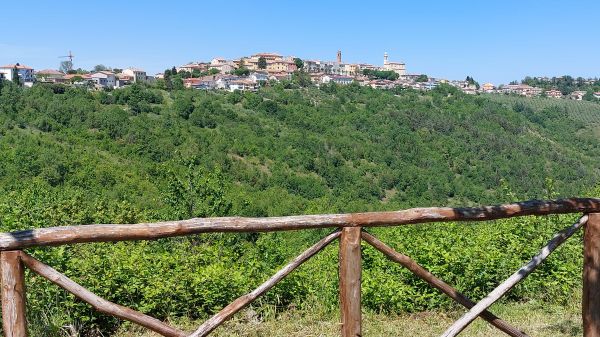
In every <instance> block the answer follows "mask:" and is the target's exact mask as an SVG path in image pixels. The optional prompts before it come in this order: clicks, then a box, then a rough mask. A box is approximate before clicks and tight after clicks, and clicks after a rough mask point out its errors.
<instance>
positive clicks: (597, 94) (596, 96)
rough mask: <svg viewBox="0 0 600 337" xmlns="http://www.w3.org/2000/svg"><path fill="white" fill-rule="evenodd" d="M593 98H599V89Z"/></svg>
mask: <svg viewBox="0 0 600 337" xmlns="http://www.w3.org/2000/svg"><path fill="white" fill-rule="evenodd" d="M594 98H595V99H600V91H598V92H595V93H594Z"/></svg>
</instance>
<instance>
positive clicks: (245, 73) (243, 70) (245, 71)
mask: <svg viewBox="0 0 600 337" xmlns="http://www.w3.org/2000/svg"><path fill="white" fill-rule="evenodd" d="M233 74H234V75H236V76H248V75H249V74H250V70H249V69H248V68H246V67H239V68H237V69H235V70H234V71H233Z"/></svg>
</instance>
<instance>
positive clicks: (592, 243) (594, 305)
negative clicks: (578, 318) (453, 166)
mask: <svg viewBox="0 0 600 337" xmlns="http://www.w3.org/2000/svg"><path fill="white" fill-rule="evenodd" d="M581 307H582V314H583V336H584V337H600V213H590V214H589V217H588V221H587V224H586V225H585V234H584V237H583V303H582V305H581Z"/></svg>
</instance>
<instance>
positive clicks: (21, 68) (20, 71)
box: [0, 63, 34, 83]
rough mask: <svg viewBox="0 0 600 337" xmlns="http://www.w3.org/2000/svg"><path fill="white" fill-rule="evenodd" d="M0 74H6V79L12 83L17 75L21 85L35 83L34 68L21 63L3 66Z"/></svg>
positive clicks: (0, 68)
mask: <svg viewBox="0 0 600 337" xmlns="http://www.w3.org/2000/svg"><path fill="white" fill-rule="evenodd" d="M0 73H2V74H4V76H3V77H4V78H5V79H7V80H9V81H12V82H14V78H13V76H14V75H15V74H16V75H17V76H19V80H20V81H21V83H33V81H34V76H33V68H31V67H28V66H25V65H21V64H19V63H16V64H7V65H4V66H1V67H0Z"/></svg>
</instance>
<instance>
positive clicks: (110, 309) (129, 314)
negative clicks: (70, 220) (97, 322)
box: [21, 252, 187, 337]
mask: <svg viewBox="0 0 600 337" xmlns="http://www.w3.org/2000/svg"><path fill="white" fill-rule="evenodd" d="M21 260H22V261H23V264H25V266H27V267H28V268H29V269H31V270H32V271H33V272H35V273H36V274H38V275H40V276H42V277H43V278H45V279H47V280H48V281H50V282H52V283H54V284H56V285H57V286H59V287H61V288H63V289H65V290H66V291H68V292H70V293H71V294H73V295H75V297H77V298H79V299H80V300H82V301H84V302H86V303H88V304H90V305H91V306H92V307H94V309H96V310H98V311H100V312H102V313H105V314H107V315H111V316H114V317H117V318H120V319H124V320H127V321H130V322H133V323H136V324H139V325H141V326H143V327H145V328H148V329H150V330H152V331H154V332H157V333H159V334H161V335H163V336H167V337H185V336H187V334H186V333H184V332H183V331H180V330H177V329H175V328H173V327H170V326H168V325H167V324H165V323H163V322H161V321H160V320H158V319H156V318H154V317H150V316H148V315H145V314H143V313H141V312H138V311H135V310H133V309H130V308H127V307H124V306H121V305H118V304H115V303H112V302H110V301H107V300H105V299H103V298H102V297H100V296H98V295H96V294H94V293H92V292H91V291H89V290H87V289H86V288H84V287H82V286H81V285H79V284H77V283H75V281H73V280H71V279H70V278H68V277H67V276H65V275H63V274H61V273H59V272H58V271H56V270H55V269H54V268H52V267H50V266H48V265H45V264H43V263H42V262H40V261H38V260H36V259H35V258H33V257H31V256H29V255H27V254H26V253H24V252H22V253H21Z"/></svg>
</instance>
